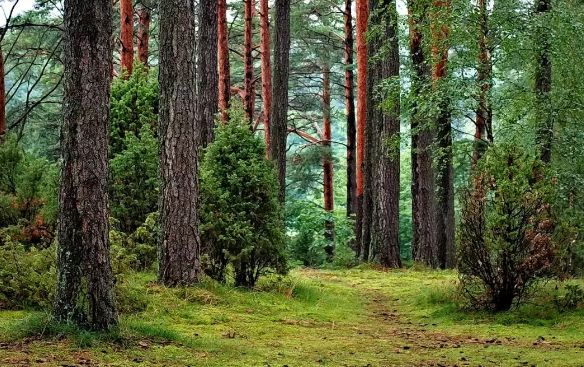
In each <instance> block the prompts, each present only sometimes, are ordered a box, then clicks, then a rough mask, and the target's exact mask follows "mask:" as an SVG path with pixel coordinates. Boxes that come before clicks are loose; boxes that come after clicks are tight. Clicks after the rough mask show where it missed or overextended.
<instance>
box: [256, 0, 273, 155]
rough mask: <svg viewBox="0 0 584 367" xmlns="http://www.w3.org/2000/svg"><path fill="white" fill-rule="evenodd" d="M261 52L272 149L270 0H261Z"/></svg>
mask: <svg viewBox="0 0 584 367" xmlns="http://www.w3.org/2000/svg"><path fill="white" fill-rule="evenodd" d="M259 17H260V38H261V40H260V53H261V55H262V101H263V104H264V109H263V120H264V141H265V143H266V151H268V152H269V149H270V118H271V116H272V65H271V61H270V20H269V7H268V0H260V12H259Z"/></svg>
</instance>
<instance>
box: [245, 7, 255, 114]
mask: <svg viewBox="0 0 584 367" xmlns="http://www.w3.org/2000/svg"><path fill="white" fill-rule="evenodd" d="M244 13H245V29H244V39H243V63H244V78H243V92H244V99H243V106H244V108H245V117H246V118H248V119H249V120H251V119H253V112H254V96H253V94H254V91H253V78H254V75H253V55H252V49H253V47H252V41H253V22H252V21H253V7H252V0H244Z"/></svg>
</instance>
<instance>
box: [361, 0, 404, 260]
mask: <svg viewBox="0 0 584 367" xmlns="http://www.w3.org/2000/svg"><path fill="white" fill-rule="evenodd" d="M370 10H371V20H370V26H371V27H379V28H380V30H379V31H378V32H374V34H376V35H377V36H376V37H372V38H371V39H370V40H369V43H368V48H367V54H368V55H370V57H375V56H377V57H378V58H379V59H378V60H377V61H375V62H373V63H370V68H369V70H368V73H367V85H368V86H370V88H368V89H370V91H371V92H373V90H376V89H377V88H380V86H379V83H380V82H383V81H388V80H391V79H393V81H397V84H396V85H392V87H391V88H392V89H391V90H387V89H379V93H375V95H378V96H383V97H382V98H381V99H376V98H373V97H370V98H369V100H368V101H371V103H370V104H369V105H368V106H369V109H368V111H367V128H366V129H367V134H366V137H367V141H366V143H365V150H366V152H365V158H366V160H367V163H366V164H367V165H368V166H370V167H371V178H370V181H366V182H365V191H366V193H367V192H369V191H370V192H371V199H372V213H373V215H372V220H371V222H372V224H371V229H370V232H371V246H369V247H370V248H371V249H372V251H373V255H374V257H376V258H379V260H380V262H381V265H382V266H384V267H387V268H399V267H400V266H401V258H400V246H399V195H400V149H399V143H398V146H395V144H396V142H399V131H400V118H399V115H400V87H399V67H400V62H399V44H398V31H397V27H398V16H397V9H396V3H395V0H383V1H378V0H371V2H370ZM384 45H387V46H385V47H386V48H385V49H384V50H385V51H384V53H383V54H379V53H380V51H382V49H383V47H384ZM388 46H389V47H388ZM382 103H383V106H384V107H383V108H382V106H381V104H382ZM364 225H365V224H364Z"/></svg>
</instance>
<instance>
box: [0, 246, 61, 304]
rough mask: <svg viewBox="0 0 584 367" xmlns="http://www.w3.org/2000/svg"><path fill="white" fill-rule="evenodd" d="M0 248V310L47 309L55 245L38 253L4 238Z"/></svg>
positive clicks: (53, 275)
mask: <svg viewBox="0 0 584 367" xmlns="http://www.w3.org/2000/svg"><path fill="white" fill-rule="evenodd" d="M2 243H3V244H2V245H0V309H2V308H7V309H21V308H26V307H49V306H51V304H52V301H53V294H54V291H55V288H56V285H57V283H56V281H57V270H56V263H57V252H56V246H55V245H53V246H51V247H49V248H46V249H42V250H38V249H36V248H31V249H30V250H27V249H25V247H24V246H23V245H21V244H20V243H18V242H15V241H13V240H12V239H11V238H10V237H4V239H3V241H2Z"/></svg>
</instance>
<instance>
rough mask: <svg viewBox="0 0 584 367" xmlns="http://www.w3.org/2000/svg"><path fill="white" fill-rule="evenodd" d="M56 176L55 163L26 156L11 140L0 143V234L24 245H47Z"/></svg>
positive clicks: (54, 211) (53, 219)
mask: <svg viewBox="0 0 584 367" xmlns="http://www.w3.org/2000/svg"><path fill="white" fill-rule="evenodd" d="M58 176H59V175H58V168H57V166H56V165H55V164H50V163H49V162H47V161H46V160H45V159H38V158H35V157H33V156H32V155H30V154H26V153H25V152H24V150H23V149H22V148H21V147H19V146H18V144H17V143H16V141H15V140H12V139H8V140H7V141H6V142H5V143H3V144H1V145H0V228H2V229H1V230H0V232H3V233H4V235H10V237H11V238H12V240H13V241H17V242H20V243H23V244H25V245H26V246H38V247H41V248H43V247H47V246H49V245H50V244H51V242H52V239H53V237H54V236H53V233H52V232H53V230H54V227H55V225H56V218H57V186H58ZM1 243H2V242H1V240H0V244H1Z"/></svg>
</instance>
